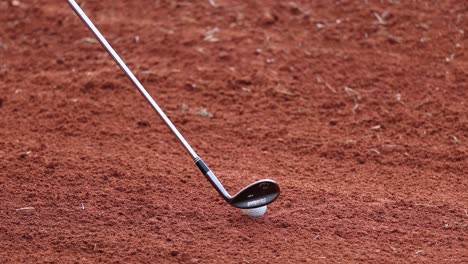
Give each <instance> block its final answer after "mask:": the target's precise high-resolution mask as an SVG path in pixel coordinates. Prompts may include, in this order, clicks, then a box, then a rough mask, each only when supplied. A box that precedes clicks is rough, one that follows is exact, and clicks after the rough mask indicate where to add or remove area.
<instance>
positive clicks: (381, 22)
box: [374, 12, 386, 25]
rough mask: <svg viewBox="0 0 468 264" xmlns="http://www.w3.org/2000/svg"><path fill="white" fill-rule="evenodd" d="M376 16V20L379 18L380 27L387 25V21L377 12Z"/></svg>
mask: <svg viewBox="0 0 468 264" xmlns="http://www.w3.org/2000/svg"><path fill="white" fill-rule="evenodd" d="M374 16H375V18H377V24H379V25H385V24H386V23H385V20H384V19H383V18H382V17H381V16H380V15H379V14H377V12H374Z"/></svg>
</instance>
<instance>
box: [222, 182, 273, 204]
mask: <svg viewBox="0 0 468 264" xmlns="http://www.w3.org/2000/svg"><path fill="white" fill-rule="evenodd" d="M279 194H280V188H279V185H278V184H277V183H276V182H275V181H273V180H260V181H256V182H254V183H252V184H250V185H249V186H247V187H245V188H244V189H242V190H241V191H240V192H238V193H237V194H236V195H234V196H233V197H232V198H231V199H230V201H229V203H230V204H231V205H233V206H235V207H237V208H243V209H246V208H256V207H261V206H264V205H267V204H269V203H271V202H273V201H274V200H276V198H278V196H279Z"/></svg>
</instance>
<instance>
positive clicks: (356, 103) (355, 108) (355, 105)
mask: <svg viewBox="0 0 468 264" xmlns="http://www.w3.org/2000/svg"><path fill="white" fill-rule="evenodd" d="M358 108H359V103H358V100H357V98H356V97H354V107H353V113H356V110H357V109H358Z"/></svg>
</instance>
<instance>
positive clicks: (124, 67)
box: [68, 0, 198, 162]
mask: <svg viewBox="0 0 468 264" xmlns="http://www.w3.org/2000/svg"><path fill="white" fill-rule="evenodd" d="M68 4H69V5H70V6H71V8H72V9H73V10H74V11H75V13H76V14H77V15H78V16H79V17H80V19H81V20H82V21H83V23H85V25H86V26H87V27H88V28H89V30H91V32H92V33H93V34H94V36H96V38H97V39H98V40H99V42H100V43H101V45H102V46H103V47H104V48H105V49H106V51H107V52H108V53H109V55H110V56H111V57H112V58H113V59H114V61H115V62H116V63H117V65H119V67H120V69H122V71H123V72H125V74H126V75H127V77H128V78H129V79H130V81H132V82H133V84H134V85H135V86H136V87H137V88H138V90H139V91H140V93H141V94H142V95H143V96H144V97H145V98H146V100H147V101H148V102H149V103H150V104H151V106H152V107H153V108H154V110H155V111H156V112H157V113H158V115H159V116H160V117H161V119H162V120H163V121H164V123H165V124H166V125H167V126H168V127H169V129H170V130H171V131H172V133H174V135H175V136H176V137H177V139H178V140H179V141H180V143H182V145H183V146H184V148H185V150H186V151H187V152H188V153H189V154H190V156H191V157H192V159H193V160H194V161H195V162H196V159H198V155H197V153H195V151H194V150H193V149H192V147H191V146H190V145H189V143H188V142H187V141H186V140H185V138H184V137H183V136H182V135H181V134H180V132H179V131H178V130H177V128H176V127H175V126H174V124H172V122H171V120H169V118H168V117H167V116H166V114H164V112H163V111H162V110H161V108H160V107H159V105H158V104H157V103H156V102H155V101H154V99H153V98H152V97H151V95H150V94H149V93H148V92H147V91H146V89H145V88H144V87H143V85H142V84H141V83H140V81H138V79H137V78H136V77H135V75H134V74H133V73H132V71H130V69H129V68H128V67H127V65H126V64H125V62H123V60H122V59H121V58H120V56H119V55H118V54H117V52H115V50H114V49H113V48H112V47H111V45H110V44H109V43H108V42H107V40H106V39H105V38H104V36H102V34H101V33H100V32H99V30H98V29H97V28H96V27H95V26H94V24H93V22H91V20H90V19H89V18H88V16H87V15H86V14H85V13H84V11H83V10H82V9H81V7H80V6H79V5H78V4H77V3H76V2H75V1H74V0H68Z"/></svg>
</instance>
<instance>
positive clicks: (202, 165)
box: [195, 159, 210, 175]
mask: <svg viewBox="0 0 468 264" xmlns="http://www.w3.org/2000/svg"><path fill="white" fill-rule="evenodd" d="M195 164H196V165H197V167H198V168H199V169H200V171H201V172H202V173H203V175H206V173H207V172H209V171H210V168H208V166H206V164H205V162H203V160H202V159H199V160H198V161H197V162H195Z"/></svg>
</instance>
